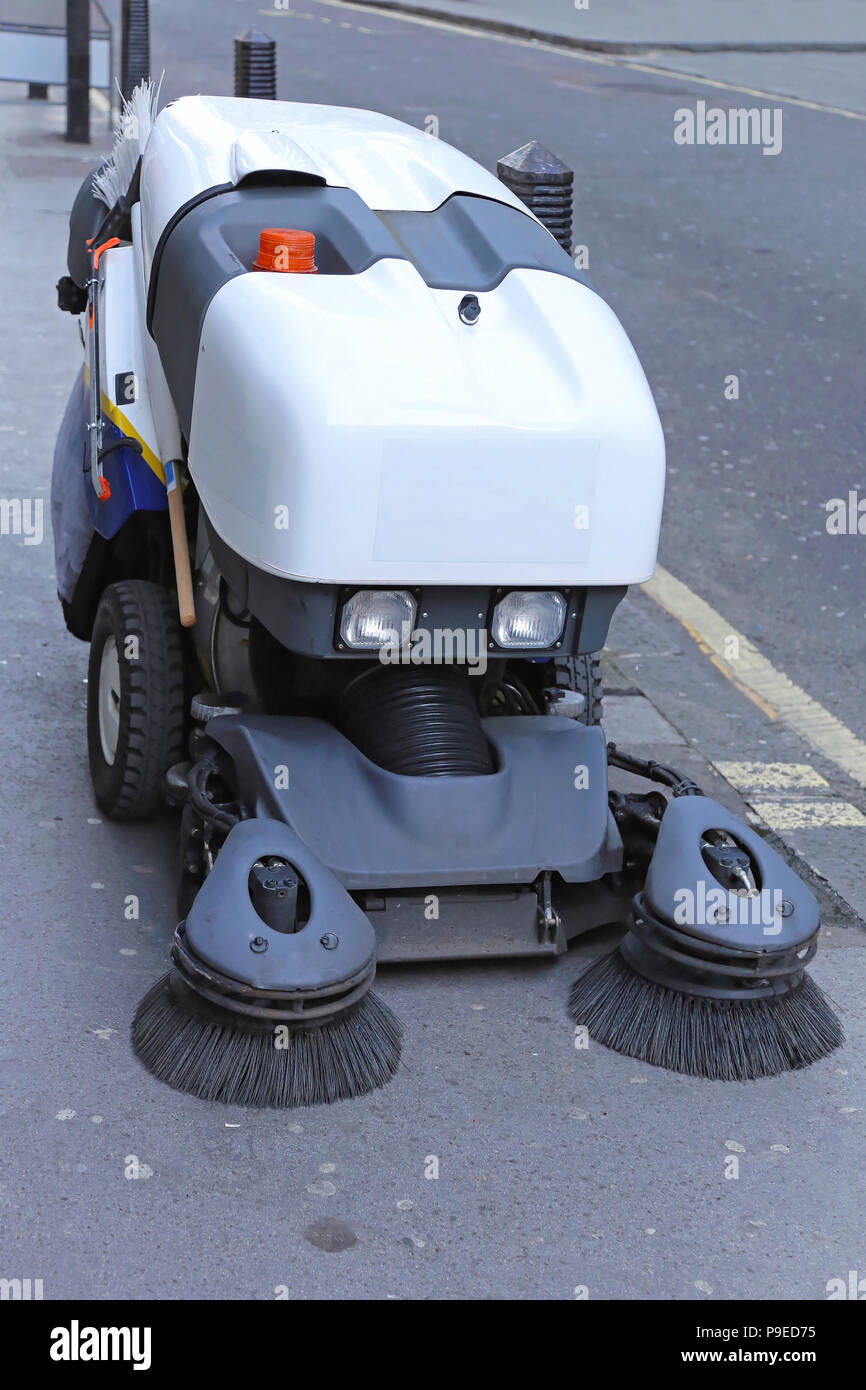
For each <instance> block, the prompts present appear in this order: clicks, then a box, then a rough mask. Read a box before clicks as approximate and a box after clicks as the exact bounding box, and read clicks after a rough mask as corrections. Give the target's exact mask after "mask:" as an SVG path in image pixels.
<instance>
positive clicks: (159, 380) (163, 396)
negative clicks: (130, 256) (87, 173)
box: [131, 203, 182, 463]
mask: <svg viewBox="0 0 866 1390" xmlns="http://www.w3.org/2000/svg"><path fill="white" fill-rule="evenodd" d="M131 215H132V247H133V251H134V257H135V259H134V264H135V291H136V305H137V312H138V318H139V323H140V325H141V336H142V340H143V349H144V361H145V373H146V386H147V394H148V397H149V401H150V409H151V414H152V416H153V424H154V431H155V435H156V442H157V449H156V452H157V454H158V455H159V459H160V462H161V463H165V462H166V460H168V459H179V458H181V456H182V445H181V436H180V425H179V424H178V421H177V411H176V410H175V408H174V402H173V400H172V399H171V392H170V391H169V389H168V382H167V381H166V379H165V372H164V371H163V367H162V361H161V359H160V356H159V350H158V348H157V346H156V343H155V342H154V341H153V338H152V337H151V336H150V334H149V333H148V332H147V330H146V328H145V326H144V325H145V316H146V312H147V295H146V293H145V288H144V258H143V254H142V244H141V203H136V204H135V206H134V207H133V209H132V214H131Z"/></svg>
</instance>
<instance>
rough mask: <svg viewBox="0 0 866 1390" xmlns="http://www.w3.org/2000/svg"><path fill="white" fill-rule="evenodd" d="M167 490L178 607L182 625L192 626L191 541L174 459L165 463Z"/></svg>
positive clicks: (193, 613) (193, 618) (193, 606)
mask: <svg viewBox="0 0 866 1390" xmlns="http://www.w3.org/2000/svg"><path fill="white" fill-rule="evenodd" d="M165 490H166V492H167V494H168V519H169V521H170V523H171V548H172V551H173V552H174V577H175V581H176V583H177V607H178V612H179V613H180V622H181V627H192V626H193V624H194V623H195V602H194V600H193V596H192V570H191V569H190V564H189V542H188V541H187V538H186V522H185V521H184V516H183V498H182V497H181V494H180V486H179V484H178V479H177V474H176V472H175V465H174V462H173V460H168V462H167V463H166V464H165Z"/></svg>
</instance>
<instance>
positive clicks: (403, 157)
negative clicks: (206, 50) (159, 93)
mask: <svg viewBox="0 0 866 1390" xmlns="http://www.w3.org/2000/svg"><path fill="white" fill-rule="evenodd" d="M255 169H287V170H292V171H295V172H302V173H306V174H313V175H315V176H317V177H318V178H321V179H323V180H324V182H325V183H328V184H330V185H331V186H333V187H337V188H352V189H354V190H355V192H356V193H357V194H358V195H359V196H360V197H361V198H363V200H364V202H365V203H366V204H367V206H368V207H371V208H374V209H376V210H378V211H383V212H384V211H389V210H395V209H403V210H406V211H418V212H429V211H430V210H431V209H433V208H437V207H439V205H440V203H443V202H444V201H445V199H446V198H448V197H449V196H450V195H451V194H452V193H454V192H458V191H459V192H462V193H478V194H481V195H482V196H484V197H487V198H495V199H496V200H497V202H500V203H510V204H511V205H512V206H514V207H518V208H520V209H521V211H522V212H524V213H525V212H526V208H525V207H524V205H523V203H521V202H520V200H519V199H518V198H516V197H515V196H514V195H513V194H512V193H510V192H509V190H508V189H507V188H506V187H505V185H504V184H503V183H500V181H499V179H497V178H495V177H494V176H493V174H490V173H488V172H487V170H486V169H484V168H482V166H481V165H480V164H477V163H476V162H475V160H473V159H470V158H469V156H468V155H465V154H462V153H461V151H460V150H455V149H454V148H453V146H451V145H447V144H446V143H445V141H444V140H438V139H436V138H435V137H434V136H432V135H427V134H426V133H425V132H424V131H422V130H416V129H415V128H414V127H413V126H410V125H406V124H405V123H404V122H403V121H397V120H394V119H393V118H392V117H391V116H383V115H380V114H379V113H378V112H376V111H360V110H357V109H355V108H353V107H349V106H316V105H307V104H306V103H301V102H293V101H254V100H251V99H246V98H244V99H240V98H236V97H210V96H193V97H181V98H180V100H179V101H175V102H172V104H171V105H170V106H167V107H166V108H165V110H163V111H161V112H160V114H159V116H158V117H157V119H156V123H155V125H154V127H153V131H152V132H151V135H150V139H149V140H148V142H147V147H146V149H145V151H144V156H143V159H142V170H141V187H142V202H143V204H144V207H145V214H144V219H143V249H144V265H145V277H146V279H149V278H150V267H151V264H152V261H153V252H154V249H155V247H156V244H157V242H158V241H159V237H160V234H161V232H162V231H163V229H164V228H165V226H166V224H167V222H168V221H169V219H170V218H171V216H172V215H173V214H174V213H175V212H176V211H177V209H178V208H179V207H182V206H183V205H184V203H187V202H189V200H190V199H191V198H194V197H196V195H197V194H199V193H202V192H204V190H205V189H207V188H214V187H217V186H218V185H220V184H235V183H238V182H239V180H240V179H241V178H243V176H244V175H245V174H249V173H251V172H252V171H253V170H255Z"/></svg>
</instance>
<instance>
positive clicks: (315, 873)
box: [186, 819, 376, 990]
mask: <svg viewBox="0 0 866 1390" xmlns="http://www.w3.org/2000/svg"><path fill="white" fill-rule="evenodd" d="M264 855H280V856H282V857H283V858H284V859H287V860H288V862H289V863H290V864H293V865H294V867H295V868H296V869H298V870H299V872H300V873H301V875H302V877H303V878H304V879H305V881H306V884H307V887H308V889H309V892H310V908H311V913H310V919H309V921H308V922H307V923H306V924H305V926H303V927H302V928H301V930H300V931H297V932H293V933H283V932H275V931H271V930H269V928H268V927H266V926H265V924H264V922H263V921H262V919H261V917H260V916H259V915H258V913H257V912H256V910H255V908H254V907H253V905H252V902H251V900H250V895H249V888H248V884H247V880H248V877H249V872H250V869H251V868H252V866H253V864H254V863H255V861H256V860H257V859H259V858H261V857H262V856H264ZM326 932H330V933H333V934H335V935H336V936H337V937H338V938H339V941H338V944H337V946H336V947H335V948H334V949H333V950H326V949H325V947H324V946H323V945H322V943H321V937H322V936H323V935H324V934H325V933H326ZM255 937H261V938H263V939H264V940H265V941H266V942H267V950H266V951H262V952H260V953H259V952H255V951H252V950H251V949H250V942H251V941H252V940H253V939H254V938H255ZM186 941H187V944H188V945H189V946H190V947H191V948H192V950H193V951H194V952H195V954H196V955H197V956H198V957H199V959H200V960H203V961H204V962H205V963H206V964H207V965H210V966H212V967H213V968H214V969H215V970H218V971H220V972H221V973H222V974H225V975H230V976H231V977H232V978H233V979H235V980H242V981H244V983H246V984H248V985H251V986H252V988H253V989H262V990H269V989H279V990H285V989H292V990H312V989H316V990H321V989H327V987H328V986H329V985H336V984H339V983H341V982H342V981H345V980H349V979H351V978H352V977H353V976H355V975H358V974H360V973H361V972H363V971H364V970H366V969H367V968H369V966H370V965H371V963H372V961H373V957H374V955H375V950H376V938H375V934H374V932H373V928H372V927H371V926H370V923H369V922H368V921H367V918H366V917H365V915H364V913H363V912H362V911H361V909H360V908H359V907H358V906H357V905H356V904H355V903H354V902H353V901H352V899H351V898H350V897H349V895H348V893H346V891H345V890H344V889H343V888H342V887H341V886H340V884H339V883H338V882H337V881H336V879H335V878H334V877H333V875H332V874H330V873H329V872H328V870H327V868H325V866H324V865H323V864H322V863H321V862H320V861H319V860H318V859H317V858H316V856H315V855H314V854H313V853H312V852H311V851H310V849H309V848H308V846H307V845H305V844H304V843H303V842H302V841H301V840H300V838H299V837H298V835H297V834H296V833H295V832H294V831H293V830H292V829H291V827H290V826H288V825H285V824H282V823H281V822H278V821H274V820H266V819H261V820H259V819H257V820H249V821H242V822H241V824H240V825H236V826H235V827H234V829H233V830H231V831H230V832H229V835H228V838H227V839H226V842H225V844H224V845H223V847H222V849H221V850H220V852H219V855H218V856H217V860H216V863H215V864H214V867H213V869H212V871H211V872H210V874H208V876H207V878H206V879H205V881H204V883H203V884H202V886H201V888H200V889H199V891H198V893H197V894H196V898H195V902H194V903H193V905H192V908H191V910H190V913H189V916H188V917H187V919H186Z"/></svg>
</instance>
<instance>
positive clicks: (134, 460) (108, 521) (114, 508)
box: [84, 415, 168, 540]
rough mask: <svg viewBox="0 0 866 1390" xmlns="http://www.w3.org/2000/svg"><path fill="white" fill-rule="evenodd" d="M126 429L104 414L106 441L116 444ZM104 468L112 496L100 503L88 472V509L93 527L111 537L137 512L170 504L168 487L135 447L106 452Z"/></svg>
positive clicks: (103, 438) (159, 510) (86, 478)
mask: <svg viewBox="0 0 866 1390" xmlns="http://www.w3.org/2000/svg"><path fill="white" fill-rule="evenodd" d="M122 438H123V432H122V430H119V429H118V428H117V425H115V424H113V423H112V421H111V420H109V419H108V418H107V416H105V415H103V417H102V443H103V447H104V446H105V445H106V444H113V443H114V441H115V439H122ZM102 471H103V473H104V474H105V477H106V478H107V480H108V485H109V487H110V488H111V496H110V497H109V498H108V499H107V500H106V501H105V502H100V500H99V498H98V497H97V495H96V493H95V491H94V489H93V484H92V482H91V479H90V474H89V473H87V474H85V479H84V480H85V483H86V485H87V510H88V511H89V513H90V519H91V521H92V522H93V529H94V530H95V531H98V532H99V534H100V536H104V537H105V539H106V540H110V539H111V537H112V536H114V535H116V534H117V532H118V531H119V530H120V528H121V526H122V525H123V523H124V522H125V521H127V520H128V519H129V517H131V516H132V513H133V512H163V511H165V509H166V508H167V506H168V497H167V495H166V491H165V487H164V486H163V484H162V483H161V482H160V480H159V478H158V477H157V476H156V474H155V473H154V471H153V469H152V468H151V467H150V466H149V465H148V464H147V463H145V461H144V459H143V458H142V457H141V454H139V453H138V452H137V451H136V450H135V449H113V450H112V452H111V453H110V454H106V456H105V459H104V460H103V464H102Z"/></svg>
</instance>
